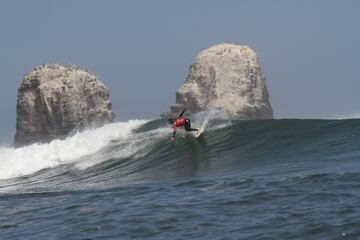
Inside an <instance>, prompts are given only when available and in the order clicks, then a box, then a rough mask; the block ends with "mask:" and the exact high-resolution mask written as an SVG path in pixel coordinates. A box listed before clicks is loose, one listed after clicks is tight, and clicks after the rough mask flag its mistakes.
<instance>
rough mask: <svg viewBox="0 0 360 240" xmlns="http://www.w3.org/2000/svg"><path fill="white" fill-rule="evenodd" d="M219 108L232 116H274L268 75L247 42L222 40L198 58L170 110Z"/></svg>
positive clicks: (252, 117)
mask: <svg viewBox="0 0 360 240" xmlns="http://www.w3.org/2000/svg"><path fill="white" fill-rule="evenodd" d="M184 107H186V108H187V109H188V110H189V111H191V112H193V113H194V112H200V111H204V110H208V109H219V110H222V112H224V113H225V114H227V115H228V116H229V117H230V118H235V119H268V118H273V111H272V108H271V105H270V101H269V94H268V90H267V87H266V84H265V76H264V74H263V73H262V72H261V69H260V65H259V62H258V60H257V57H256V53H255V52H254V51H253V50H252V49H251V48H249V47H247V46H237V45H233V44H219V45H215V46H213V47H210V48H208V49H206V50H204V51H202V52H200V54H199V55H198V56H197V57H196V58H195V60H194V62H193V64H192V65H191V66H190V70H189V73H188V77H187V80H186V82H185V84H184V85H183V86H182V87H180V89H179V90H178V91H177V92H176V104H175V105H173V106H171V110H170V113H169V114H177V113H179V112H181V109H182V108H184Z"/></svg>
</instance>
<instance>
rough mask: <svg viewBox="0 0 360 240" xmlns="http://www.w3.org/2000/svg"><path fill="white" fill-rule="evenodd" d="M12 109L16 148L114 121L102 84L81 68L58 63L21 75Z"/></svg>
mask: <svg viewBox="0 0 360 240" xmlns="http://www.w3.org/2000/svg"><path fill="white" fill-rule="evenodd" d="M16 110H17V120H16V135H15V141H14V145H15V146H16V147H19V146H23V145H27V144H31V143H34V142H48V141H51V140H53V139H56V138H64V137H66V136H68V135H69V134H70V133H72V132H73V131H76V130H82V129H84V128H86V127H96V126H101V125H103V124H104V123H107V122H112V121H113V119H114V118H115V114H114V113H113V112H112V110H111V102H110V101H109V91H108V90H107V88H106V87H105V85H104V84H103V83H101V82H100V80H99V79H98V78H97V77H96V76H95V75H94V74H92V73H90V72H88V71H86V70H84V69H81V68H79V67H77V66H73V65H62V64H48V65H42V66H39V67H36V68H33V69H32V70H31V71H30V72H29V73H28V74H27V75H25V77H24V79H23V81H22V83H21V85H20V87H19V89H18V100H17V107H16Z"/></svg>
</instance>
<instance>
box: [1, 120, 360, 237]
mask: <svg viewBox="0 0 360 240" xmlns="http://www.w3.org/2000/svg"><path fill="white" fill-rule="evenodd" d="M193 126H195V127H196V126H204V127H205V129H206V131H205V132H204V134H203V135H202V136H201V137H200V138H198V139H196V138H194V137H193V136H192V135H190V134H188V133H186V132H184V131H183V130H179V131H178V133H177V139H176V141H175V142H169V137H170V136H171V129H170V127H169V126H168V125H167V124H166V121H163V120H161V119H157V120H133V121H128V122H119V123H114V124H109V125H106V126H104V127H102V128H99V129H95V130H88V131H85V132H82V133H78V134H76V135H74V136H72V137H69V138H68V139H65V140H62V141H60V140H55V141H53V142H51V143H49V144H42V145H40V144H39V145H36V144H35V145H31V146H27V147H23V148H18V149H14V148H11V147H6V146H3V147H1V148H0V239H136V238H138V239H360V210H359V206H360V120H358V119H348V120H291V119H289V120H261V121H229V120H224V119H222V120H221V119H220V118H218V116H212V115H208V114H206V115H199V116H196V117H195V118H194V120H193Z"/></svg>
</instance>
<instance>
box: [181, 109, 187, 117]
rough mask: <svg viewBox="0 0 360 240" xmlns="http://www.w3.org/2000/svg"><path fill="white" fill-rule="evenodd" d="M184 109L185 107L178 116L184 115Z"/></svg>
mask: <svg viewBox="0 0 360 240" xmlns="http://www.w3.org/2000/svg"><path fill="white" fill-rule="evenodd" d="M185 111H186V108H185V109H184V110H183V111H182V112H181V113H180V114H179V117H182V115H184V113H185Z"/></svg>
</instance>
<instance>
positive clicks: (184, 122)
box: [172, 117, 198, 137]
mask: <svg viewBox="0 0 360 240" xmlns="http://www.w3.org/2000/svg"><path fill="white" fill-rule="evenodd" d="M181 126H185V130H186V131H197V130H198V129H196V128H191V124H190V119H189V118H183V117H179V118H177V119H175V120H174V122H173V124H172V127H173V130H174V131H173V137H175V134H176V128H177V127H181Z"/></svg>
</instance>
